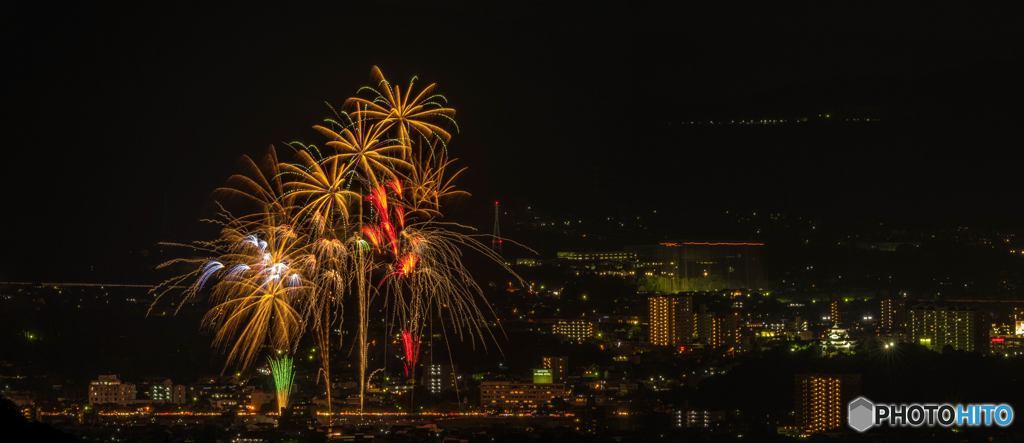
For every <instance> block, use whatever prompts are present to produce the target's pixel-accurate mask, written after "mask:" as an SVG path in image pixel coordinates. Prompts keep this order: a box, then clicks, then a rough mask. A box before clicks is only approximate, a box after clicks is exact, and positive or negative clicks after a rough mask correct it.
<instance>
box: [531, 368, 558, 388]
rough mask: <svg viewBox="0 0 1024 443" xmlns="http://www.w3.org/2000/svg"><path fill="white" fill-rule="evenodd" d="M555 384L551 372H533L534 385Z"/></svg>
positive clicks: (535, 370)
mask: <svg viewBox="0 0 1024 443" xmlns="http://www.w3.org/2000/svg"><path fill="white" fill-rule="evenodd" d="M551 383H554V380H553V379H552V377H551V370H550V369H547V368H537V369H534V370H533V384H535V385H550V384H551Z"/></svg>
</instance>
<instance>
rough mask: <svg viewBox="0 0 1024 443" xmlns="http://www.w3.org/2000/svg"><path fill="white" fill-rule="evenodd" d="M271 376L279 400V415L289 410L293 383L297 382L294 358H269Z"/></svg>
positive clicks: (286, 356) (284, 356) (283, 356)
mask: <svg viewBox="0 0 1024 443" xmlns="http://www.w3.org/2000/svg"><path fill="white" fill-rule="evenodd" d="M267 363H268V364H269V365H270V374H271V375H272V376H273V377H274V393H275V396H276V398H277V415H278V416H281V412H282V411H284V410H285V409H287V408H288V400H289V398H290V397H291V395H292V386H293V385H292V383H293V382H294V381H295V368H294V367H293V363H294V362H293V361H292V358H291V357H289V356H288V355H282V356H280V357H267Z"/></svg>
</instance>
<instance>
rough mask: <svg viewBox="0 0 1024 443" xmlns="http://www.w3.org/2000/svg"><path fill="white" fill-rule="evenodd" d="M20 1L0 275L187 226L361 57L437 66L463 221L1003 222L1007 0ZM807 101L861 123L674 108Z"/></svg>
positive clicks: (1009, 95)
mask: <svg viewBox="0 0 1024 443" xmlns="http://www.w3.org/2000/svg"><path fill="white" fill-rule="evenodd" d="M34 3H36V4H28V3H25V4H16V5H14V6H8V7H7V8H6V9H7V11H6V14H4V15H5V17H4V18H3V21H4V23H3V27H4V31H3V35H4V38H3V41H4V43H5V46H6V48H5V51H4V54H5V55H4V57H5V58H6V60H5V63H4V67H3V68H2V69H3V72H4V74H5V77H6V79H5V81H4V104H5V106H4V111H3V112H4V115H3V125H4V136H5V137H4V139H5V142H6V143H5V146H4V154H3V155H4V156H5V157H6V159H5V160H4V162H3V164H4V170H3V174H2V178H0V180H2V181H0V184H2V186H3V189H4V196H5V197H6V202H5V203H6V204H5V205H4V207H6V208H8V209H7V210H5V211H4V214H3V217H2V220H3V221H2V222H0V223H2V224H3V228H4V231H3V232H4V233H5V235H6V236H7V239H6V240H7V241H6V242H5V244H4V245H3V246H0V251H2V252H0V257H2V263H0V264H2V265H3V266H2V268H0V269H2V271H0V280H6V279H60V278H65V277H66V276H69V275H74V276H78V275H81V274H80V272H78V271H80V270H82V269H87V268H88V267H89V266H92V265H95V266H100V267H103V268H107V269H109V268H111V267H116V266H117V264H118V263H122V262H129V261H133V260H138V254H139V252H140V251H142V250H146V249H152V248H153V247H154V245H155V243H156V242H157V241H160V240H184V239H188V238H190V237H192V236H194V235H195V233H196V225H197V221H196V220H197V219H199V218H200V217H202V216H204V215H208V214H209V209H210V191H211V190H212V189H213V188H214V187H215V186H217V185H219V184H221V183H223V180H224V179H225V178H226V177H227V176H228V175H229V174H230V173H232V172H233V171H234V168H235V167H236V166H237V161H238V158H239V157H240V156H241V155H243V154H256V153H259V152H261V151H262V150H263V149H265V147H266V146H267V145H269V144H280V142H282V141H289V140H296V139H298V140H305V141H310V142H316V141H318V140H317V136H316V134H315V133H314V132H313V131H311V130H310V129H309V127H310V125H312V124H313V123H316V122H317V121H318V120H319V119H320V118H322V117H323V116H325V115H326V112H327V110H326V107H325V106H324V104H323V102H324V101H330V102H333V103H340V102H341V101H343V100H344V98H345V97H347V96H349V95H351V94H353V93H354V92H355V90H356V89H357V88H358V87H359V86H361V85H364V84H366V83H368V81H369V69H370V66H371V65H373V64H379V65H380V66H381V67H382V68H383V69H384V71H385V73H387V74H388V75H389V76H390V77H392V78H394V79H405V78H408V77H409V76H410V75H412V74H418V75H419V76H420V78H422V79H424V80H426V81H436V82H438V83H439V84H440V85H441V88H442V90H443V92H445V94H446V95H447V96H448V97H449V98H450V100H451V102H452V104H453V105H454V106H455V107H456V108H457V109H458V111H459V116H458V120H459V123H460V127H461V130H462V131H461V133H460V134H459V135H458V136H457V138H456V142H455V144H454V145H453V149H455V151H456V152H457V155H458V156H459V157H461V159H462V161H463V164H464V165H466V166H469V167H470V172H469V174H468V175H467V176H466V178H465V181H464V182H463V185H464V186H465V187H466V188H467V189H469V190H470V191H472V192H473V193H474V195H475V197H474V198H473V199H471V200H469V201H467V202H463V203H462V206H461V207H460V208H457V209H456V211H457V212H459V211H461V214H462V216H464V217H467V218H468V219H469V220H470V221H472V222H474V223H479V224H481V225H484V226H486V224H487V223H488V221H489V215H488V213H487V210H488V209H487V206H488V204H489V202H490V201H491V200H493V199H494V198H499V199H502V200H503V201H507V202H509V205H513V206H514V205H522V204H532V205H534V206H536V207H539V208H544V209H545V210H546V211H548V212H552V213H559V214H575V213H584V214H592V215H604V214H623V213H630V212H632V211H639V210H647V209H650V208H660V209H662V210H664V211H669V212H670V213H672V214H675V215H676V216H678V217H680V219H686V220H700V219H701V214H702V213H704V212H708V211H711V212H715V211H721V210H723V209H736V208H759V209H780V210H786V211H792V212H799V213H804V214H811V215H815V216H821V217H825V218H832V219H835V220H844V221H846V222H849V221H850V220H853V222H854V223H856V221H857V220H861V219H868V218H871V219H875V218H891V219H893V221H894V222H900V223H905V224H910V225H913V224H924V223H928V224H935V223H939V224H943V223H949V224H955V223H984V224H992V225H998V226H1010V227H1018V226H1021V225H1022V224H1024V223H1021V220H1022V218H1021V217H1024V211H1022V210H1021V209H1019V206H1020V199H1019V198H1018V197H1017V195H1018V194H1019V186H1020V185H1019V182H1020V179H1019V174H1018V172H1017V171H1018V169H1019V163H1017V155H1016V152H1017V150H1018V149H1020V146H1021V143H1020V142H1019V140H1018V138H1019V135H1020V133H1021V130H1020V129H1021V122H1022V118H1024V111H1022V106H1024V104H1022V103H1024V86H1022V79H1024V54H1022V52H1024V49H1021V48H1022V46H1021V42H1022V41H1024V39H1022V38H1021V37H1022V36H1021V30H1022V29H1024V27H1022V25H1024V23H1022V19H1021V17H1022V16H1021V15H1020V14H1019V13H1017V11H1002V10H995V9H992V10H976V9H962V8H948V7H943V6H934V5H931V3H930V2H920V4H919V5H903V6H900V7H899V9H896V8H894V7H892V6H891V5H886V6H882V7H878V8H867V7H862V8H845V7H844V8H840V7H826V6H820V5H817V3H819V2H807V3H803V4H799V5H794V6H787V7H785V8H782V9H780V8H777V7H775V8H771V9H767V8H765V9H747V8H745V7H740V6H738V5H736V6H735V7H732V8H729V9H727V10H723V11H703V10H700V11H698V10H692V9H678V10H656V9H644V8H636V9H622V10H615V9H606V10H582V9H581V10H567V11H552V10H550V8H549V7H544V6H536V5H531V4H529V3H522V2H510V3H508V5H507V6H494V7H490V8H488V9H486V10H483V9H472V10H471V9H464V8H460V7H455V6H449V5H446V4H445V5H440V6H434V7H429V8H428V7H419V8H411V7H407V6H402V7H401V8H396V7H394V6H393V4H390V3H384V4H377V5H371V6H362V7H360V8H326V7H311V6H307V7H304V8H293V9H282V8H279V7H265V6H257V5H255V4H248V5H245V6H244V7H238V8H231V9H228V8H223V9H218V8H215V7H211V6H203V7H196V8H186V7H184V6H176V5H174V4H164V5H161V6H160V7H153V6H141V5H140V6H134V7H127V8H121V7H118V8H113V7H105V6H82V5H77V6H68V7H61V8H58V7H56V6H51V5H40V4H38V3H39V2H34ZM822 112H829V113H834V114H836V115H855V116H874V117H879V118H882V119H883V121H882V122H881V123H878V124H871V125H853V126H843V125H836V126H829V127H815V128H792V127H787V128H759V129H750V128H742V129H740V128H693V127H681V126H679V125H678V123H679V122H680V121H684V120H690V119H697V120H706V119H731V118H735V119H740V118H750V117H757V118H761V117H764V118H771V117H776V116H779V117H792V116H800V115H814V114H816V113H822ZM679 235H685V232H684V233H679ZM133 279H145V277H137V278H133Z"/></svg>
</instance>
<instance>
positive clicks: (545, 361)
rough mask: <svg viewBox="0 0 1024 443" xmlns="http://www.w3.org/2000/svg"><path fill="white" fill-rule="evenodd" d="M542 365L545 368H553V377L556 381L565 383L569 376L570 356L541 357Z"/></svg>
mask: <svg viewBox="0 0 1024 443" xmlns="http://www.w3.org/2000/svg"><path fill="white" fill-rule="evenodd" d="M541 366H542V367H543V368H544V369H549V370H551V379H552V380H553V381H554V382H555V383H565V380H566V378H568V376H569V358H568V357H553V356H544V357H541Z"/></svg>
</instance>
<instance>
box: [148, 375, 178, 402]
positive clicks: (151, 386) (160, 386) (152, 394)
mask: <svg viewBox="0 0 1024 443" xmlns="http://www.w3.org/2000/svg"><path fill="white" fill-rule="evenodd" d="M142 392H144V393H145V395H146V396H148V397H149V401H151V402H153V403H171V404H184V403H185V386H183V385H176V384H174V383H172V382H171V380H170V379H163V380H159V379H158V380H155V381H150V382H148V383H145V384H143V390H142Z"/></svg>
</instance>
